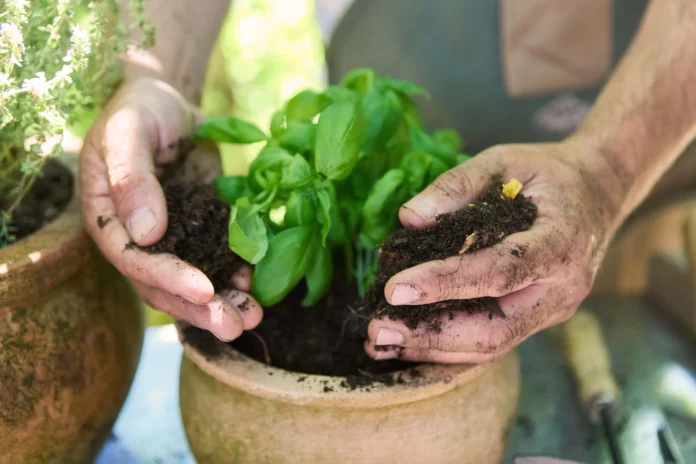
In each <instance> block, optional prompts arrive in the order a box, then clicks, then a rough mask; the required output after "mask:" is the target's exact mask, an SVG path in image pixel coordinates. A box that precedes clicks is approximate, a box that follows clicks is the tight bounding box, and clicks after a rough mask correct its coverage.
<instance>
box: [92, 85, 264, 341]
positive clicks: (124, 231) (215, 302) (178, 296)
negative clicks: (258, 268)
mask: <svg viewBox="0 0 696 464" xmlns="http://www.w3.org/2000/svg"><path fill="white" fill-rule="evenodd" d="M200 120H201V116H200V114H199V113H198V112H197V111H196V110H195V109H194V108H192V107H190V106H189V105H188V103H187V102H186V101H185V100H184V99H183V97H181V96H180V95H179V94H178V93H177V92H176V90H174V89H173V88H172V87H171V86H169V85H168V84H166V83H164V82H162V81H159V80H157V79H152V78H140V79H138V80H134V81H132V82H128V83H126V84H124V85H123V86H122V87H121V88H120V89H119V90H118V91H117V92H116V94H115V95H114V97H113V98H112V99H111V101H110V102H109V104H108V105H107V106H106V108H105V109H104V110H103V111H102V113H101V115H100V116H99V119H98V120H97V122H96V123H95V124H94V125H93V126H92V128H91V129H90V131H89V133H88V134H87V137H86V138H85V141H84V145H83V148H82V152H81V153H80V174H79V177H80V199H81V202H82V214H83V222H84V225H85V228H86V229H87V231H88V232H89V234H90V235H91V236H92V238H93V239H94V241H95V242H96V243H97V245H98V246H99V248H100V249H101V251H102V253H103V254H104V256H105V257H106V258H107V259H108V260H109V261H110V262H111V263H112V264H113V265H114V266H115V267H116V268H117V269H118V270H119V271H120V272H121V273H122V274H123V275H124V276H126V277H127V278H128V279H130V280H131V282H132V284H133V286H134V287H135V288H136V290H137V291H138V293H139V294H140V296H141V297H142V298H143V300H145V302H146V303H147V304H149V305H150V306H152V307H154V308H157V309H159V310H161V311H164V312H166V313H168V314H170V315H171V316H173V317H174V318H176V319H183V320H185V321H187V322H190V323H191V324H193V325H195V326H197V327H200V328H202V329H206V330H209V331H210V332H212V333H213V334H214V335H215V336H217V337H218V338H220V339H221V340H234V339H235V338H237V337H238V336H239V335H241V333H242V331H243V330H245V329H252V328H254V327H255V326H257V325H258V324H259V322H260V321H261V318H262V316H263V310H262V309H261V306H259V304H258V303H256V301H254V300H253V298H251V297H250V296H249V295H247V294H245V293H242V292H248V291H249V290H250V288H251V278H252V276H251V269H250V268H248V267H245V268H243V269H242V270H241V271H239V272H238V273H237V274H236V275H235V276H234V277H233V278H232V281H231V282H230V289H227V290H225V291H222V292H220V294H215V293H214V290H213V285H212V283H211V282H210V280H209V279H208V278H207V277H206V276H205V274H203V272H201V271H200V270H198V269H196V268H195V267H193V266H191V265H190V264H188V263H185V262H184V261H182V260H180V259H178V258H177V257H175V256H173V255H169V254H159V255H154V254H149V253H146V252H144V251H141V250H138V249H137V248H128V249H126V245H127V244H128V243H130V242H131V241H133V242H135V243H137V244H138V245H140V246H148V245H152V244H154V243H156V242H157V241H159V240H160V239H161V238H162V236H163V235H164V233H165V231H166V229H167V205H166V202H165V199H164V194H163V192H162V188H161V187H160V183H159V181H158V180H157V177H156V176H157V174H160V173H161V172H162V170H163V168H164V166H166V165H167V164H169V163H172V162H174V161H175V160H176V158H177V156H178V149H177V142H178V140H179V139H180V138H181V137H189V136H191V135H192V134H193V131H194V130H195V128H196V126H197V124H198V123H199V122H200ZM187 162H190V163H195V164H196V166H195V167H191V169H190V172H194V173H196V174H197V176H196V177H197V178H198V180H202V181H210V180H212V178H214V176H215V175H217V174H218V173H219V170H220V160H219V156H218V155H217V154H215V153H211V152H202V151H201V150H196V151H194V152H193V153H191V155H189V157H188V160H187ZM247 299H249V301H251V304H249V305H248V306H247V308H245V310H244V311H240V310H239V308H238V305H239V304H241V303H243V302H245V301H246V300H247Z"/></svg>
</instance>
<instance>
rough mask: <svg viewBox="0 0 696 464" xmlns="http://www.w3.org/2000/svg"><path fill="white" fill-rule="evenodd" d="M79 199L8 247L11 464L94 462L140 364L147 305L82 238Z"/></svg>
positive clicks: (3, 328) (2, 380) (1, 360)
mask: <svg viewBox="0 0 696 464" xmlns="http://www.w3.org/2000/svg"><path fill="white" fill-rule="evenodd" d="M74 159H75V157H74V156H72V157H68V161H67V164H68V165H71V166H74V165H75V163H74ZM73 171H74V170H73ZM76 197H77V196H76V195H75V196H74V197H73V200H72V202H71V203H70V205H69V206H68V207H67V208H66V210H65V211H64V212H63V214H62V215H61V216H60V217H59V218H58V219H56V220H55V221H53V222H52V223H50V224H49V225H47V226H45V227H44V228H42V229H40V230H39V231H37V232H35V233H34V234H32V235H31V236H29V237H27V238H25V239H23V240H20V241H18V242H16V243H14V244H12V245H11V246H8V247H5V248H2V249H0V463H3V464H5V463H11V464H19V463H21V464H33V463H41V464H45V463H51V464H53V463H56V464H58V463H60V464H63V463H85V462H92V460H93V458H94V457H95V456H96V454H97V452H98V451H99V449H100V448H101V445H102V444H103V442H104V441H105V440H106V438H107V436H108V434H109V431H110V429H111V427H112V425H113V423H114V421H115V420H116V417H117V415H118V413H119V410H120V409H121V406H122V404H123V402H124V400H125V398H126V394H127V393H128V389H129V387H130V384H131V381H132V379H133V375H134V373H135V369H136V366H137V363H138V360H139V357H140V349H141V347H142V340H143V331H144V321H143V313H142V308H141V306H140V303H139V300H138V299H137V297H136V295H135V293H134V292H133V291H132V290H131V288H130V286H129V285H128V284H127V282H126V281H125V280H124V279H123V277H121V276H120V274H118V272H116V270H115V269H113V268H112V267H111V266H110V265H108V264H107V263H106V262H105V260H104V259H103V258H102V257H101V255H100V254H99V253H98V251H97V250H96V248H95V246H94V245H93V244H92V242H91V241H90V239H89V237H88V236H87V234H86V233H85V231H84V230H83V228H82V225H81V223H80V214H79V209H78V201H77V198H76Z"/></svg>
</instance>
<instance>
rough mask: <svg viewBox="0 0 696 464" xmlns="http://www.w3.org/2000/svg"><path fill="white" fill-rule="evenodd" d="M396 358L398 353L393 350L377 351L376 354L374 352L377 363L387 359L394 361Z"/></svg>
mask: <svg viewBox="0 0 696 464" xmlns="http://www.w3.org/2000/svg"><path fill="white" fill-rule="evenodd" d="M398 357H399V351H398V350H395V349H394V350H385V351H377V352H375V357H374V359H375V360H377V361H384V360H387V359H396V358H398Z"/></svg>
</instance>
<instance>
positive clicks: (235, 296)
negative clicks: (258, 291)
mask: <svg viewBox="0 0 696 464" xmlns="http://www.w3.org/2000/svg"><path fill="white" fill-rule="evenodd" d="M220 296H221V297H222V298H224V299H225V300H226V301H227V302H228V303H229V304H231V305H232V306H234V307H235V308H237V310H238V311H239V314H240V315H241V316H242V319H243V320H244V330H251V329H253V328H254V327H256V326H257V325H259V323H260V322H261V319H262V318H263V309H262V308H261V305H260V304H258V303H257V302H256V300H254V298H252V297H251V295H249V294H247V293H244V292H240V291H239V290H224V291H222V292H220Z"/></svg>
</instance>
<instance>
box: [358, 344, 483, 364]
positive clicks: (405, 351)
mask: <svg viewBox="0 0 696 464" xmlns="http://www.w3.org/2000/svg"><path fill="white" fill-rule="evenodd" d="M365 352H366V353H367V355H368V356H369V357H371V358H372V359H374V360H377V361H385V360H388V359H400V360H402V361H414V362H432V363H440V364H481V363H484V362H488V361H491V360H493V359H495V358H496V357H497V355H492V354H486V353H450V352H447V351H439V350H423V349H418V348H400V347H388V348H386V349H384V347H380V346H376V345H370V344H369V343H366V344H365Z"/></svg>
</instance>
